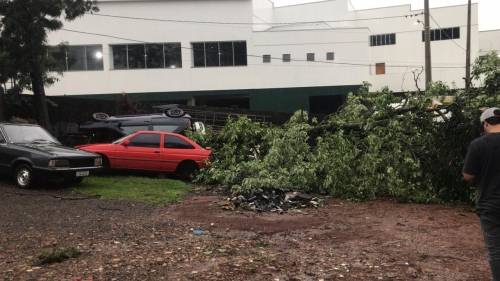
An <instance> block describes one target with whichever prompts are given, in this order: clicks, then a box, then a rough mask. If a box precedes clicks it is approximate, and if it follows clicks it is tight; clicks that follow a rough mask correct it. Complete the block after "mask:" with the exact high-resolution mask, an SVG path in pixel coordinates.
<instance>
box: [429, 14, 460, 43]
mask: <svg viewBox="0 0 500 281" xmlns="http://www.w3.org/2000/svg"><path fill="white" fill-rule="evenodd" d="M429 15H430V16H431V19H432V21H433V22H434V23H435V24H436V25H437V27H438V28H439V29H443V28H442V27H441V26H440V25H439V23H438V22H437V21H436V19H435V18H434V17H433V16H432V15H431V14H429ZM466 26H467V25H466ZM450 36H451V35H450ZM451 41H452V42H453V43H454V44H455V45H457V46H458V47H459V48H460V49H462V50H463V51H464V52H465V51H466V50H465V48H464V47H462V46H460V44H458V43H457V42H455V39H451Z"/></svg>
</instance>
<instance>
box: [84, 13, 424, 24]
mask: <svg viewBox="0 0 500 281" xmlns="http://www.w3.org/2000/svg"><path fill="white" fill-rule="evenodd" d="M87 14H89V15H92V16H99V17H109V18H119V19H131V20H142V21H155V22H170V23H193V24H218V25H293V24H315V23H334V22H356V21H369V20H382V19H393V18H411V17H416V16H419V15H422V14H423V13H414V14H407V15H398V16H386V17H375V18H360V19H344V20H317V21H302V22H269V23H259V22H224V21H200V20H182V19H160V18H146V17H133V16H121V15H111V14H102V13H87Z"/></svg>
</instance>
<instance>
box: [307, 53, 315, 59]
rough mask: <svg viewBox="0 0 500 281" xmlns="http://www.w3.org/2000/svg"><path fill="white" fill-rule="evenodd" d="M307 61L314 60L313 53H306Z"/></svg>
mask: <svg viewBox="0 0 500 281" xmlns="http://www.w3.org/2000/svg"><path fill="white" fill-rule="evenodd" d="M307 61H314V53H307Z"/></svg>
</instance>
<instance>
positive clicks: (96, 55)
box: [85, 46, 104, 70]
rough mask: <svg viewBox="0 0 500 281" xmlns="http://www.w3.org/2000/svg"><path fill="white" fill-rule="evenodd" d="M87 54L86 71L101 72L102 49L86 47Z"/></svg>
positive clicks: (99, 47)
mask: <svg viewBox="0 0 500 281" xmlns="http://www.w3.org/2000/svg"><path fill="white" fill-rule="evenodd" d="M85 51H86V53H87V70H103V69H104V66H103V64H102V57H103V54H102V47H101V46H86V50H85Z"/></svg>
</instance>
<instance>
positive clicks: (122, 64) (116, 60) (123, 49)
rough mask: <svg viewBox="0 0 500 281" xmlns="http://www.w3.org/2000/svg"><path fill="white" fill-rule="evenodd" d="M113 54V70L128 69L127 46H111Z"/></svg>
mask: <svg viewBox="0 0 500 281" xmlns="http://www.w3.org/2000/svg"><path fill="white" fill-rule="evenodd" d="M111 51H112V52H113V69H127V68H128V62H127V45H114V46H111Z"/></svg>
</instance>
